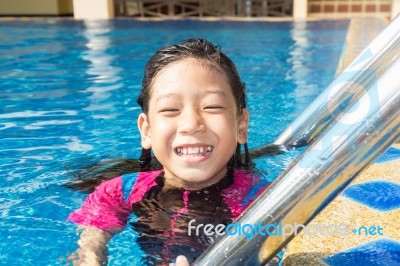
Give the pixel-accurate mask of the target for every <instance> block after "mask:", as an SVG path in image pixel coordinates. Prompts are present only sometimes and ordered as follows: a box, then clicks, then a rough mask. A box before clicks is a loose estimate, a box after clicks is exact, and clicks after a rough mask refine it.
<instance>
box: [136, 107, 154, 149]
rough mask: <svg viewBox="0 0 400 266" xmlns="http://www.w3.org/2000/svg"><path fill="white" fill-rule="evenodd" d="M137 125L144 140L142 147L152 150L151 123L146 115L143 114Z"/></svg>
mask: <svg viewBox="0 0 400 266" xmlns="http://www.w3.org/2000/svg"><path fill="white" fill-rule="evenodd" d="M137 125H138V128H139V132H140V136H141V140H142V147H143V148H144V149H150V148H151V129H150V123H149V120H148V118H147V115H146V114H145V113H141V114H140V115H139V117H138V120H137Z"/></svg>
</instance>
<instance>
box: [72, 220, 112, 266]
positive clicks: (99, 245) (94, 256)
mask: <svg viewBox="0 0 400 266" xmlns="http://www.w3.org/2000/svg"><path fill="white" fill-rule="evenodd" d="M79 229H81V230H82V233H81V236H80V238H79V240H78V245H79V248H78V249H77V250H76V251H75V253H74V254H72V255H71V256H70V257H69V259H70V261H71V262H72V264H73V265H80V266H86V265H88V266H89V265H90V266H92V265H93V266H94V265H107V243H108V241H110V239H111V238H112V235H111V234H110V233H108V232H106V231H103V230H101V229H98V228H96V227H93V226H80V227H79Z"/></svg>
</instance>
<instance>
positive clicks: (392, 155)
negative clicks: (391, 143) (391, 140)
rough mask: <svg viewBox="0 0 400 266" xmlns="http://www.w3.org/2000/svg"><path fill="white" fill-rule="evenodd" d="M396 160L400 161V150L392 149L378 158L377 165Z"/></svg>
mask: <svg viewBox="0 0 400 266" xmlns="http://www.w3.org/2000/svg"><path fill="white" fill-rule="evenodd" d="M396 159H400V149H397V148H394V147H390V148H389V149H387V150H386V151H385V152H384V153H382V154H381V155H379V156H378V158H377V159H376V160H375V163H386V162H389V161H393V160H396Z"/></svg>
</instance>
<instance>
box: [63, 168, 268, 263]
mask: <svg viewBox="0 0 400 266" xmlns="http://www.w3.org/2000/svg"><path fill="white" fill-rule="evenodd" d="M232 178H233V180H232ZM262 183H263V182H260V178H259V177H258V176H256V175H254V174H252V173H249V172H247V171H244V170H239V169H235V170H233V174H231V176H226V177H224V178H223V180H221V181H220V182H219V183H217V184H215V185H212V186H211V187H209V188H205V189H202V190H199V191H189V190H182V189H176V190H173V191H170V190H168V191H163V190H162V187H163V171H162V170H161V171H149V172H140V173H132V174H126V175H122V176H119V177H116V178H114V179H111V180H108V181H105V182H103V183H101V184H100V185H99V186H98V187H97V188H96V190H95V191H94V192H93V193H91V194H90V195H89V196H88V197H87V198H86V199H85V202H84V204H83V206H82V207H81V208H80V209H78V210H77V211H75V212H73V213H72V214H71V215H70V216H69V217H68V220H70V221H72V222H74V223H77V224H80V225H84V226H94V227H97V228H99V229H101V230H104V231H107V232H109V233H111V234H113V233H114V232H116V231H119V230H121V229H122V228H123V227H124V226H125V225H126V224H127V223H128V220H129V219H130V218H129V217H131V216H130V214H131V213H134V214H135V215H136V217H137V220H136V221H133V222H129V224H131V225H132V226H133V227H134V230H136V231H138V233H139V235H142V236H141V237H139V238H138V239H137V242H138V243H139V244H140V245H141V247H142V249H143V250H144V251H145V252H146V254H157V256H161V257H162V259H164V258H166V257H169V258H174V256H176V254H175V253H178V255H179V254H184V255H186V256H188V257H191V258H192V260H194V259H195V257H196V256H198V255H199V254H201V252H202V251H203V250H204V249H205V248H206V247H207V246H209V244H210V243H211V242H212V241H213V240H209V239H208V240H207V239H205V237H204V236H203V238H202V237H200V238H201V239H200V240H199V239H196V238H194V237H193V236H191V238H190V237H188V236H187V235H188V232H187V225H188V221H190V220H191V219H196V220H197V221H198V222H199V223H216V224H218V223H225V224H227V223H230V222H231V221H232V220H234V219H236V218H237V217H238V216H239V215H240V214H241V213H242V211H243V210H244V208H245V207H247V206H248V205H249V204H250V203H251V202H252V201H253V199H254V198H255V197H256V195H257V194H258V193H259V192H260V191H262V188H265V187H266V186H265V183H264V184H262ZM189 238H190V239H189ZM149 239H150V241H149ZM155 241H158V242H157V243H158V244H156V245H155V244H154V242H155ZM210 241H211V242H210ZM149 242H151V245H150V244H149ZM182 243H183V245H182ZM185 244H187V245H188V246H190V250H193V249H194V248H195V249H196V252H194V253H193V252H192V253H193V254H192V253H191V251H187V252H186V253H185V250H182V246H184V245H185ZM157 246H160V247H159V248H158V249H157ZM174 247H177V248H178V249H180V250H176V249H175V250H174ZM189 253H190V254H189Z"/></svg>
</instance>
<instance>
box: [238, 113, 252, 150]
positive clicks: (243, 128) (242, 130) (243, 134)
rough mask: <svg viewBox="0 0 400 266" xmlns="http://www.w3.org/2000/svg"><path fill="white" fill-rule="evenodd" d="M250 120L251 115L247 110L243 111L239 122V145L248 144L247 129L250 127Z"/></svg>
mask: <svg viewBox="0 0 400 266" xmlns="http://www.w3.org/2000/svg"><path fill="white" fill-rule="evenodd" d="M249 118H250V114H249V111H247V109H245V108H243V109H242V114H241V115H240V117H239V121H238V143H239V144H245V143H247V129H248V127H249Z"/></svg>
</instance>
